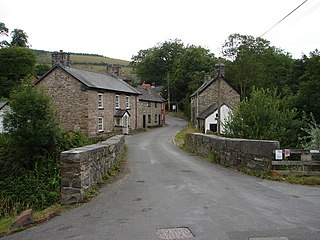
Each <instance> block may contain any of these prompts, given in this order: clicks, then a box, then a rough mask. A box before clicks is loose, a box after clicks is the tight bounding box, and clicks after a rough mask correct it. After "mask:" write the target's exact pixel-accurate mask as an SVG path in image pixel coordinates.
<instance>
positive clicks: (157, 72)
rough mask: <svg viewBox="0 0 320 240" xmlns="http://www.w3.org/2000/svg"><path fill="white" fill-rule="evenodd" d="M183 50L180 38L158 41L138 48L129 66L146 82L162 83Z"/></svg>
mask: <svg viewBox="0 0 320 240" xmlns="http://www.w3.org/2000/svg"><path fill="white" fill-rule="evenodd" d="M183 51H184V45H183V43H182V42H181V40H178V39H175V40H170V41H166V42H164V43H159V44H158V45H157V46H155V47H152V48H149V49H145V50H140V51H139V52H138V54H137V55H135V56H133V57H132V62H131V66H133V67H134V69H135V71H136V73H137V75H138V76H139V77H140V79H141V80H142V81H145V82H147V83H152V82H155V83H156V84H157V85H162V84H164V79H165V78H166V76H167V74H168V73H169V72H170V71H171V67H172V65H173V62H174V61H175V59H176V58H177V57H178V56H180V55H181V54H182V52H183Z"/></svg>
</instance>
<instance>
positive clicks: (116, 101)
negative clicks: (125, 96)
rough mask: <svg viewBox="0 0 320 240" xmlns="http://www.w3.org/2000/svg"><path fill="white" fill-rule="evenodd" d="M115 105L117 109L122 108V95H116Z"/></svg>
mask: <svg viewBox="0 0 320 240" xmlns="http://www.w3.org/2000/svg"><path fill="white" fill-rule="evenodd" d="M115 107H116V109H120V95H116V96H115Z"/></svg>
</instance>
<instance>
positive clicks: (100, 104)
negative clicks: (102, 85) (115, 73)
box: [98, 93, 103, 109]
mask: <svg viewBox="0 0 320 240" xmlns="http://www.w3.org/2000/svg"><path fill="white" fill-rule="evenodd" d="M98 108H99V109H103V94H102V93H98Z"/></svg>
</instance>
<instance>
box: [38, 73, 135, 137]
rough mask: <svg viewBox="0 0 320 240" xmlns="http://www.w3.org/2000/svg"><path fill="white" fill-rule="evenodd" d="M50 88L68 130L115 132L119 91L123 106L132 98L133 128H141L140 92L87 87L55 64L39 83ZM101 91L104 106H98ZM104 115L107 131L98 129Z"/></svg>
mask: <svg viewBox="0 0 320 240" xmlns="http://www.w3.org/2000/svg"><path fill="white" fill-rule="evenodd" d="M36 86H37V87H38V88H42V89H44V90H46V91H47V93H48V95H49V96H50V97H51V99H52V103H53V105H54V107H55V109H56V110H57V111H58V113H59V116H60V126H61V128H62V129H63V130H64V131H66V132H67V131H81V132H82V133H84V134H85V135H86V136H88V137H94V136H101V135H102V136H104V135H110V134H111V133H113V132H114V130H115V129H114V126H115V119H114V115H115V113H116V108H115V96H116V95H119V98H120V107H121V109H125V108H126V97H127V96H129V99H130V109H128V111H129V113H130V115H131V117H130V127H129V128H130V131H134V130H135V129H136V128H137V101H138V96H136V95H130V94H126V93H118V92H114V91H105V90H97V89H90V88H89V89H88V88H83V84H82V83H81V82H79V81H78V80H77V79H75V78H74V77H73V76H71V75H70V74H68V73H66V72H65V71H63V70H62V69H60V68H55V69H54V70H53V71H52V72H50V73H49V74H48V75H47V76H46V77H45V78H43V79H42V80H41V81H40V82H38V83H37V85H36ZM98 94H102V95H103V108H99V107H98ZM99 117H103V127H104V131H103V132H98V118H99Z"/></svg>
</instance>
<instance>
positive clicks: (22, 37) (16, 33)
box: [10, 28, 29, 47]
mask: <svg viewBox="0 0 320 240" xmlns="http://www.w3.org/2000/svg"><path fill="white" fill-rule="evenodd" d="M10 46H16V47H29V43H28V35H27V34H26V33H25V31H23V30H22V29H17V28H15V29H14V30H13V31H12V32H11V42H10Z"/></svg>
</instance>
